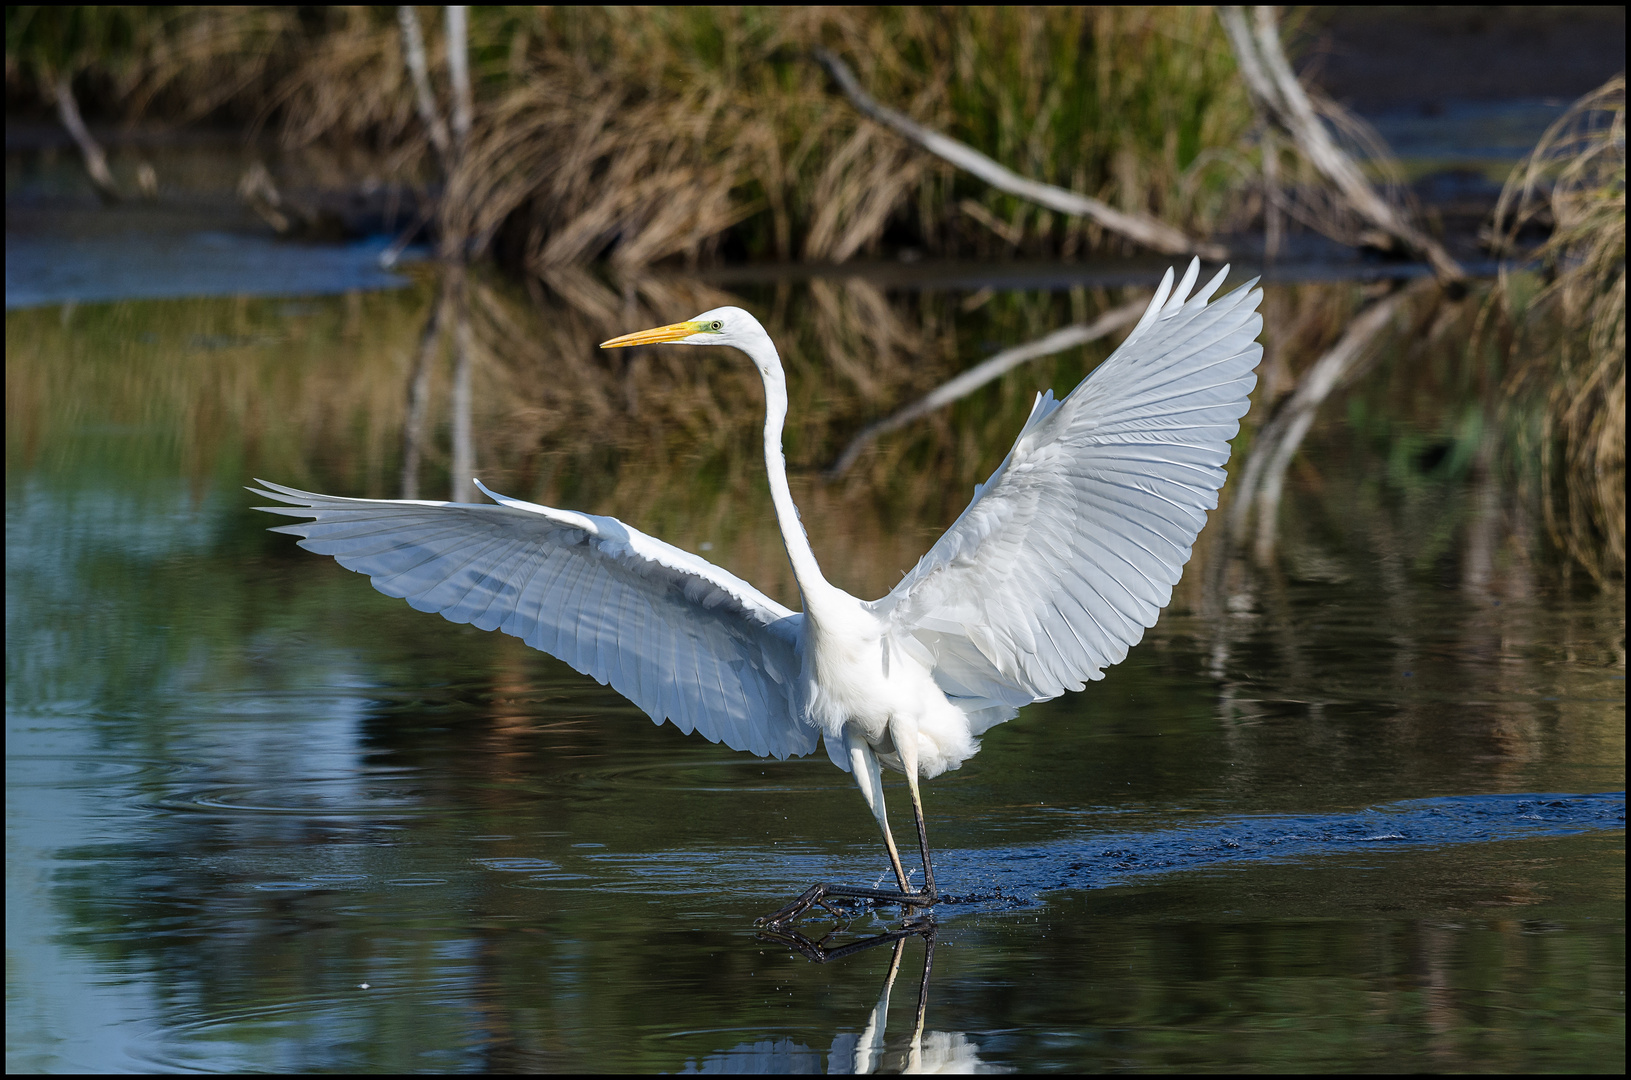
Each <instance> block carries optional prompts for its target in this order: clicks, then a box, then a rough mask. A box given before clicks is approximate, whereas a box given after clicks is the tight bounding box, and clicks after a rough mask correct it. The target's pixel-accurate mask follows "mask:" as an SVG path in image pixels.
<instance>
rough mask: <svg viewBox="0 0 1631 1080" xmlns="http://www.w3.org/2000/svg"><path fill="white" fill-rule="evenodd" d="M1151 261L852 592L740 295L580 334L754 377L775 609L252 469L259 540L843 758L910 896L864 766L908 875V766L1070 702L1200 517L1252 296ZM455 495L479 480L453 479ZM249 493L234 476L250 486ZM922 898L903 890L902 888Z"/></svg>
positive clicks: (728, 721)
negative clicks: (1060, 395) (895, 816)
mask: <svg viewBox="0 0 1631 1080" xmlns="http://www.w3.org/2000/svg"><path fill="white" fill-rule="evenodd" d="M1198 271H1199V263H1198V262H1195V263H1192V264H1191V265H1190V267H1189V269H1188V272H1187V273H1186V274H1185V275H1184V278H1183V280H1182V281H1181V282H1180V283H1179V284H1178V287H1177V288H1176V289H1174V288H1173V287H1172V277H1173V275H1172V271H1170V270H1169V271H1167V274H1166V276H1165V278H1164V279H1163V280H1162V283H1161V287H1160V288H1159V289H1158V290H1157V292H1156V295H1155V298H1154V300H1152V301H1151V303H1150V306H1149V309H1148V310H1147V311H1146V312H1145V314H1144V316H1143V318H1142V319H1141V320H1140V321H1139V322H1138V324H1137V325H1136V326H1135V327H1134V328H1133V330H1132V332H1131V333H1130V334H1129V335H1128V337H1127V340H1126V341H1124V342H1123V343H1122V345H1121V347H1120V348H1118V349H1117V350H1116V351H1115V352H1114V353H1113V354H1112V355H1111V356H1110V358H1109V359H1107V360H1106V361H1105V362H1104V363H1102V364H1100V365H1099V367H1098V368H1097V369H1096V370H1095V371H1094V372H1093V373H1092V374H1091V375H1089V376H1088V377H1087V378H1086V379H1083V380H1082V382H1081V383H1080V384H1079V385H1078V386H1077V387H1076V389H1074V390H1073V391H1071V393H1070V394H1068V395H1067V396H1066V397H1065V398H1064V399H1063V400H1055V399H1054V397H1053V395H1052V393H1051V392H1050V393H1044V394H1041V395H1039V396H1038V398H1037V402H1036V406H1035V407H1034V408H1033V409H1032V411H1031V416H1030V418H1029V420H1027V421H1026V423H1025V426H1024V428H1023V429H1022V430H1021V432H1020V434H1019V438H1018V439H1017V441H1016V442H1015V444H1014V447H1013V449H1012V450H1011V451H1010V452H1009V454H1008V457H1007V458H1006V459H1005V460H1004V461H1003V463H1002V464H1001V465H1000V466H999V467H998V468H997V470H996V472H994V473H993V474H992V475H991V478H990V479H989V480H987V481H986V482H985V483H984V484H982V485H980V486H979V487H978V488H976V490H975V495H974V500H973V502H971V503H970V504H969V506H968V508H967V509H966V510H964V511H963V513H962V515H961V516H960V517H959V518H958V519H957V521H956V522H955V523H954V524H953V525H952V526H951V528H950V529H948V530H947V531H946V533H945V535H943V536H942V537H941V538H940V540H939V541H938V542H937V543H936V544H935V545H934V546H933V547H932V548H931V549H930V550H929V552H928V554H926V555H925V556H924V557H923V559H922V560H921V561H920V562H919V563H918V564H917V566H916V567H915V568H914V569H913V570H912V571H911V572H910V573H909V574H907V575H906V577H905V578H904V579H902V581H901V582H900V584H899V585H897V586H896V587H895V588H894V589H893V590H892V591H891V592H890V593H889V594H888V595H887V596H885V597H883V598H882V599H879V600H876V601H873V602H871V603H865V602H862V601H860V600H857V599H856V598H855V597H852V596H850V595H849V594H848V593H845V592H843V591H842V590H840V589H837V588H835V587H834V586H832V585H831V584H829V583H828V582H827V580H826V578H825V577H824V576H823V575H822V573H821V570H820V567H819V566H817V564H816V562H815V556H814V554H813V552H812V551H811V550H810V545H809V541H808V539H807V538H806V537H805V534H804V531H803V528H802V526H801V525H800V524H799V520H798V512H797V510H796V509H795V508H794V506H793V502H792V496H791V493H790V491H789V490H788V487H787V476H786V468H785V462H784V460H783V457H782V451H781V433H782V425H783V422H784V420H785V417H786V413H787V392H786V382H785V379H784V376H783V373H782V367H781V361H780V359H779V357H778V356H777V353H776V349H775V346H774V345H773V344H772V343H771V341H770V338H769V336H768V335H767V334H766V333H765V331H764V328H763V327H761V326H760V325H759V323H758V321H757V320H755V319H754V318H753V316H751V315H749V314H748V313H747V312H745V311H742V310H741V309H740V308H734V307H726V308H718V309H715V310H713V311H709V312H705V313H703V314H702V315H699V316H697V318H695V319H693V320H690V321H689V322H685V323H676V324H674V325H672V326H667V327H659V328H657V329H654V330H648V331H642V332H640V333H637V334H629V335H625V336H624V337H621V338H617V339H614V340H613V341H610V342H607V343H606V346H605V347H619V346H623V345H639V344H654V343H658V342H676V343H682V344H699V345H700V344H708V345H732V346H735V347H736V348H738V349H741V350H742V351H743V352H746V353H747V354H748V355H749V356H750V357H751V358H752V359H753V361H754V363H755V364H756V366H757V367H758V368H759V372H760V375H761V376H762V377H763V379H764V383H765V397H766V406H767V408H766V422H765V459H766V467H767V469H768V471H769V475H770V486H771V495H772V500H773V501H774V503H775V507H776V514H777V518H778V521H779V524H780V526H781V530H782V535H783V539H784V541H785V542H786V545H787V551H788V556H789V558H790V560H791V561H792V563H793V570H794V576H795V578H796V579H797V580H798V584H799V589H800V593H801V595H802V598H803V606H804V611H803V612H802V613H799V612H793V611H789V610H788V609H787V608H785V607H783V606H782V605H780V604H778V603H776V602H775V601H774V600H772V599H770V598H769V597H767V596H765V595H764V594H763V593H761V592H759V591H758V590H757V589H755V588H754V587H753V586H752V585H749V584H748V583H747V582H745V581H743V580H741V579H740V578H738V577H736V576H735V575H733V574H731V573H729V572H727V571H725V570H722V569H720V568H719V567H717V566H714V565H712V564H711V563H709V562H707V561H706V560H704V559H701V558H699V557H697V556H695V555H692V554H690V553H688V552H684V551H681V550H680V549H678V548H676V547H673V546H671V545H669V544H665V543H664V542H662V541H661V540H658V539H656V538H654V537H651V536H647V535H646V534H645V533H642V532H640V531H639V530H638V529H634V528H631V527H630V526H628V525H625V524H624V523H622V522H620V521H618V520H616V519H615V518H609V517H597V516H594V515H590V514H579V513H574V512H572V511H567V510H556V509H552V508H550V507H545V506H538V505H536V504H534V503H529V502H523V501H521V500H519V499H511V498H507V497H505V496H502V495H498V494H495V493H494V492H492V491H489V490H488V489H487V488H486V487H484V486H483V487H482V488H481V490H482V491H483V493H485V494H487V495H488V496H489V497H491V498H492V499H493V500H494V502H495V503H496V504H497V505H486V504H479V505H478V504H471V503H443V502H427V501H409V500H385V499H344V498H337V497H334V496H329V495H316V494H312V493H310V492H304V491H299V490H296V489H294V488H289V487H284V486H282V485H279V484H270V483H265V482H264V481H262V482H261V483H263V484H264V486H265V490H261V491H258V493H259V494H262V495H265V496H267V497H268V498H271V499H276V500H278V501H279V502H281V503H284V504H286V505H280V506H273V507H263V508H262V509H266V510H269V511H271V512H273V513H279V514H287V515H289V516H291V517H302V518H310V519H312V520H310V521H305V522H301V523H299V524H295V525H285V526H282V527H280V528H278V529H277V530H276V531H278V532H286V533H292V534H294V535H296V536H299V537H301V538H302V539H301V541H300V544H301V546H302V547H304V548H307V549H309V550H311V551H315V552H317V553H319V554H323V555H332V556H334V557H335V559H337V560H338V561H339V562H340V564H341V565H342V566H345V567H346V568H347V569H350V570H355V571H357V572H358V573H362V574H367V575H368V577H369V579H370V580H371V581H372V582H373V584H374V587H375V588H377V589H379V590H380V591H381V592H383V593H385V594H387V595H389V596H397V597H401V598H403V599H405V600H407V601H408V603H410V604H411V605H413V606H414V607H415V608H417V609H419V610H421V611H435V612H438V613H440V614H441V615H442V616H443V617H444V618H446V619H449V620H451V621H453V622H463V623H470V624H471V625H473V626H476V627H478V628H480V629H483V630H501V631H503V632H504V633H506V634H512V635H514V636H516V637H519V638H521V639H522V640H524V641H526V643H527V644H528V645H531V646H533V647H534V648H537V649H541V650H543V651H544V652H547V653H550V654H552V655H554V656H558V657H560V658H561V659H562V660H564V661H566V662H567V663H568V664H570V665H572V667H574V668H575V669H577V670H578V671H581V672H583V673H585V674H588V675H591V676H593V677H594V678H595V679H597V680H599V681H600V682H602V683H609V684H610V685H611V686H612V687H613V688H614V689H616V690H617V691H618V692H619V693H621V694H623V695H624V696H625V697H627V698H629V700H631V701H633V702H634V703H635V704H636V705H638V706H639V707H640V708H641V709H643V710H645V712H646V713H647V714H649V715H650V716H651V717H652V719H653V720H655V721H657V722H658V723H661V722H662V721H663V720H669V721H671V722H673V723H674V724H675V725H676V726H677V727H679V728H680V730H681V731H685V732H691V731H697V732H699V733H701V734H702V735H703V736H704V737H706V738H708V739H710V740H713V741H716V742H723V743H725V745H727V746H730V747H732V748H733V749H736V750H746V751H749V752H751V753H754V754H758V755H760V756H767V757H777V758H785V757H788V756H792V755H799V754H808V753H811V752H813V751H814V750H815V748H816V743H817V740H818V739H820V740H822V741H823V742H824V743H825V745H826V749H827V752H828V754H829V756H830V757H831V758H832V761H833V763H834V764H836V765H837V766H839V767H840V768H842V769H845V770H846V771H850V772H853V773H854V774H855V776H856V781H857V784H858V785H859V786H860V789H861V793H862V795H863V796H864V797H865V799H866V801H867V804H868V806H869V807H870V808H871V809H872V811H873V814H874V816H875V817H876V818H877V820H878V823H879V825H880V827H881V828H882V830H883V833H884V839H885V844H886V846H887V848H888V850H889V854H890V860H891V864H892V865H893V867H894V870H895V873H896V877H897V880H898V882H899V884H900V887H901V891H902V893H908V892H909V891H910V890H909V888H908V885H907V880H906V876H905V873H904V871H903V869H902V867H901V864H900V859H899V856H898V854H897V852H896V848H895V844H894V841H893V838H892V837H891V835H890V831H889V826H888V821H887V818H886V817H885V814H884V803H883V788H882V783H881V777H880V774H879V765H880V764H882V765H887V766H889V767H891V768H893V769H896V770H899V771H901V772H904V773H905V774H906V779H907V784H908V787H909V789H910V791H911V795H912V802H913V810H914V813H915V816H916V818H917V822H918V830H919V840H920V843H921V844H922V847H923V858H924V868H925V875H926V888H925V893H926V894H927V897H928V899H929V900H930V901H932V899H933V894H934V888H933V880H934V879H933V873H932V870H931V869H930V866H929V856H928V845H927V839H926V834H925V832H924V829H923V823H922V810H921V802H920V798H919V794H918V779H919V777H920V776H921V777H924V778H927V777H932V776H935V775H938V774H939V773H941V772H943V771H945V770H947V769H954V768H956V767H958V766H959V765H960V764H962V762H963V761H964V760H966V759H967V758H968V757H969V756H970V755H972V754H973V753H974V752H975V751H976V750H977V749H978V742H977V738H978V736H979V735H981V734H983V733H984V732H985V731H986V730H987V729H989V728H990V727H991V726H992V725H994V724H997V723H1000V722H1002V721H1003V720H1006V719H1008V718H1010V717H1012V716H1013V715H1014V714H1015V712H1016V711H1017V709H1018V708H1019V707H1020V706H1022V705H1025V704H1027V703H1029V702H1032V701H1041V700H1045V699H1047V698H1052V697H1056V696H1058V695H1059V694H1062V693H1064V692H1065V691H1067V690H1080V689H1081V688H1082V687H1083V685H1084V684H1085V683H1086V682H1087V681H1089V680H1093V679H1100V678H1103V677H1104V669H1105V668H1106V667H1108V666H1110V665H1112V664H1115V663H1118V662H1119V661H1121V660H1122V659H1123V658H1124V657H1126V655H1127V650H1128V649H1129V648H1130V647H1131V646H1133V645H1134V644H1136V643H1137V642H1138V640H1139V639H1140V638H1141V637H1142V636H1143V634H1144V631H1145V629H1146V628H1148V627H1151V626H1154V625H1155V621H1156V618H1157V617H1158V615H1159V613H1160V610H1161V608H1162V607H1164V606H1165V605H1166V604H1167V603H1168V601H1169V600H1171V598H1172V588H1173V585H1174V584H1176V583H1177V581H1178V577H1179V575H1180V573H1181V572H1182V569H1183V566H1184V563H1186V562H1187V561H1188V560H1189V556H1190V549H1191V545H1193V543H1194V541H1195V537H1196V535H1197V534H1198V533H1199V532H1200V530H1201V527H1202V526H1203V525H1204V524H1205V523H1206V511H1208V510H1211V509H1213V508H1214V507H1216V506H1217V492H1218V489H1219V488H1220V487H1221V486H1222V484H1223V480H1224V471H1223V466H1224V464H1225V462H1227V461H1228V458H1229V441H1230V440H1231V439H1232V438H1234V436H1235V434H1236V432H1237V431H1238V429H1239V421H1240V417H1241V416H1242V415H1244V414H1245V412H1246V409H1247V405H1248V401H1247V396H1248V395H1249V394H1250V393H1251V390H1252V387H1253V385H1254V384H1255V383H1256V376H1255V375H1254V374H1253V372H1254V369H1255V368H1256V366H1257V363H1258V361H1259V360H1260V359H1261V358H1262V352H1263V350H1262V347H1261V346H1260V345H1258V344H1257V343H1256V341H1255V339H1256V337H1257V335H1258V332H1259V331H1260V330H1261V328H1262V319H1261V318H1260V317H1259V316H1258V314H1257V311H1256V309H1257V305H1258V303H1259V301H1260V299H1261V297H1262V293H1261V291H1260V290H1256V289H1254V288H1253V287H1252V286H1253V285H1254V284H1255V282H1253V283H1250V284H1248V285H1246V286H1244V287H1242V288H1240V289H1237V290H1235V291H1234V292H1232V293H1230V294H1229V295H1228V296H1226V297H1224V298H1223V299H1221V300H1219V301H1217V302H1216V303H1208V301H1209V300H1210V299H1211V297H1212V295H1213V293H1215V292H1216V291H1217V289H1218V287H1219V286H1220V285H1221V284H1222V282H1223V279H1224V276H1225V274H1226V273H1227V268H1225V269H1224V270H1223V271H1220V272H1219V273H1218V275H1217V276H1216V277H1214V278H1213V279H1212V280H1211V281H1210V282H1209V283H1208V284H1207V285H1206V286H1205V287H1203V288H1202V289H1201V290H1200V292H1198V293H1197V294H1196V295H1195V296H1194V297H1193V298H1192V299H1186V298H1187V296H1188V293H1189V290H1190V288H1191V287H1192V286H1193V285H1194V283H1195V280H1196V276H1197V273H1198ZM478 486H479V483H478ZM251 490H255V489H251ZM919 895H921V894H919Z"/></svg>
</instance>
